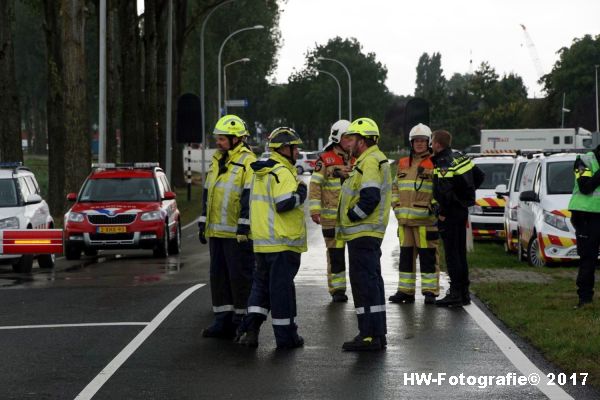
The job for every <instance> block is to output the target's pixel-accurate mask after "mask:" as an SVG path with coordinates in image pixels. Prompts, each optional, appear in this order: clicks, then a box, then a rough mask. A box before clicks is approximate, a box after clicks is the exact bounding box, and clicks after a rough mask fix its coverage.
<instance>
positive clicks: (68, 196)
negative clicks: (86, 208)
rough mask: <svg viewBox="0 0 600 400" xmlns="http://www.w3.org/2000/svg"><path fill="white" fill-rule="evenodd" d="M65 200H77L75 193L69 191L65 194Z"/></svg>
mask: <svg viewBox="0 0 600 400" xmlns="http://www.w3.org/2000/svg"><path fill="white" fill-rule="evenodd" d="M67 200H68V201H75V200H77V193H69V194H68V195H67Z"/></svg>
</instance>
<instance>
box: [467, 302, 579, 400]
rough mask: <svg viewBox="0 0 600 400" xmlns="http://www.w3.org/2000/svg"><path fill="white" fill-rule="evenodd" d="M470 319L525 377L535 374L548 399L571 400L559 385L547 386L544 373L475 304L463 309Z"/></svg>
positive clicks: (539, 387)
mask: <svg viewBox="0 0 600 400" xmlns="http://www.w3.org/2000/svg"><path fill="white" fill-rule="evenodd" d="M464 309H465V311H466V312H468V313H469V315H470V316H471V318H473V319H474V320H475V322H476V323H477V325H479V326H480V327H481V329H483V331H484V332H485V333H487V335H488V336H489V337H490V338H491V339H492V340H493V341H494V343H496V345H497V346H498V347H499V348H500V350H501V351H502V353H504V355H505V356H506V358H508V359H509V361H510V362H511V363H513V365H514V366H515V367H517V369H518V370H519V371H521V373H522V374H523V375H525V376H530V375H531V374H536V375H537V376H538V377H539V378H540V381H539V384H538V385H537V388H538V389H539V390H540V391H541V392H542V393H544V394H545V395H546V396H548V398H549V399H572V398H573V397H571V396H570V395H568V394H567V392H565V391H564V390H563V389H562V388H561V387H560V386H559V385H553V386H549V385H548V382H549V379H548V377H547V376H546V373H544V372H542V371H541V370H540V369H539V368H538V367H537V366H536V365H535V364H534V363H533V362H532V361H531V360H530V359H529V358H527V356H526V355H525V354H524V353H523V352H522V351H521V349H519V347H517V345H516V344H514V342H513V341H512V340H510V338H509V337H508V336H506V334H505V333H504V332H502V330H501V329H500V328H498V327H497V326H496V324H494V322H493V321H492V320H491V319H490V318H489V317H488V316H487V315H485V313H484V312H483V311H481V309H480V308H479V307H477V305H476V304H475V303H471V304H470V305H468V306H465V307H464Z"/></svg>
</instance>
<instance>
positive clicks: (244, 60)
mask: <svg viewBox="0 0 600 400" xmlns="http://www.w3.org/2000/svg"><path fill="white" fill-rule="evenodd" d="M241 62H243V63H247V62H250V59H249V58H248V57H245V58H240V59H239V60H235V61H232V62H230V63H229V64H225V66H224V67H223V108H224V109H225V114H227V67H229V66H230V65H233V64H237V63H241Z"/></svg>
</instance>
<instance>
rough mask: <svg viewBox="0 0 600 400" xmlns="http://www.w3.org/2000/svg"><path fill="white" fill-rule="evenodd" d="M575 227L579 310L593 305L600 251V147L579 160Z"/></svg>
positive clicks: (572, 207) (573, 206) (573, 201)
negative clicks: (599, 253)
mask: <svg viewBox="0 0 600 400" xmlns="http://www.w3.org/2000/svg"><path fill="white" fill-rule="evenodd" d="M569 210H571V213H572V216H571V223H572V224H573V227H574V228H575V234H576V236H577V254H579V259H580V263H579V272H578V274H577V294H578V295H579V303H577V305H576V306H575V308H581V307H584V306H585V305H586V304H589V303H591V302H592V298H593V296H594V279H595V276H594V275H595V272H596V271H595V270H596V263H597V261H598V249H599V248H600V146H598V147H596V150H594V151H591V152H589V153H587V154H582V155H580V156H578V157H577V160H575V187H574V188H573V196H572V197H571V201H570V202H569Z"/></svg>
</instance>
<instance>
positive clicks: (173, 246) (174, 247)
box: [169, 222, 181, 254]
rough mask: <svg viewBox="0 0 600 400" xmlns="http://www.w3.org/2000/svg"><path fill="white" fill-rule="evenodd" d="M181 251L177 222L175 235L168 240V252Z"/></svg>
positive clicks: (177, 252) (179, 226)
mask: <svg viewBox="0 0 600 400" xmlns="http://www.w3.org/2000/svg"><path fill="white" fill-rule="evenodd" d="M180 251H181V225H180V224H179V222H178V223H177V228H176V229H175V237H174V238H173V239H171V240H170V241H169V254H179V252H180Z"/></svg>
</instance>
